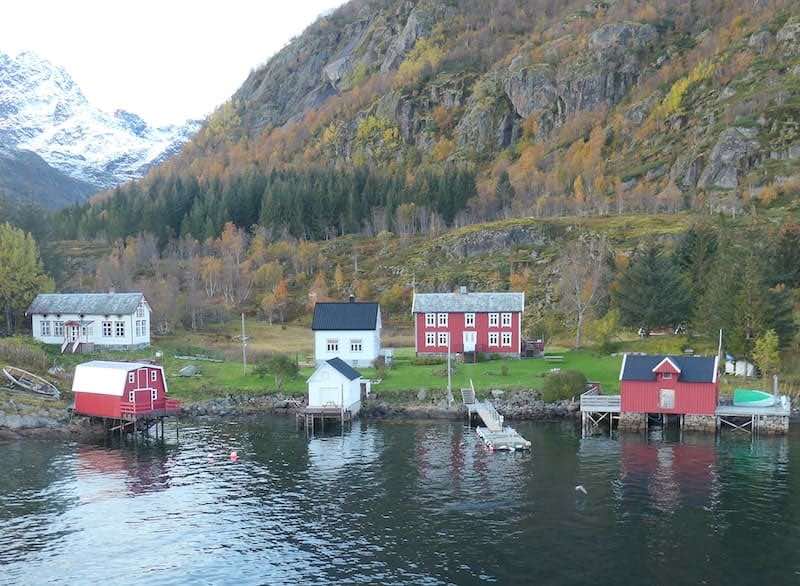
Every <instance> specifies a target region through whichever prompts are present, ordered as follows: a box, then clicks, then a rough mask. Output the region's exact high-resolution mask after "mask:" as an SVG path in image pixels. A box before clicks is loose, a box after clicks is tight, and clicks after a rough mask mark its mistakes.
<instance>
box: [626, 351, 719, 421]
mask: <svg viewBox="0 0 800 586" xmlns="http://www.w3.org/2000/svg"><path fill="white" fill-rule="evenodd" d="M718 369H719V358H717V357H713V356H712V357H709V356H653V355H636V354H626V355H625V357H624V358H623V360H622V368H621V370H620V375H619V380H620V395H621V405H620V410H621V411H622V412H623V413H666V414H676V415H714V414H715V413H716V409H717V404H718V403H719V377H718V376H717V372H718Z"/></svg>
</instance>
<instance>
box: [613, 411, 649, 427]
mask: <svg viewBox="0 0 800 586" xmlns="http://www.w3.org/2000/svg"><path fill="white" fill-rule="evenodd" d="M645 427H647V413H620V414H619V429H621V430H623V431H644V430H645Z"/></svg>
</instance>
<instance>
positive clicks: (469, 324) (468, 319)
mask: <svg viewBox="0 0 800 586" xmlns="http://www.w3.org/2000/svg"><path fill="white" fill-rule="evenodd" d="M464 327H465V328H474V327H475V314H474V313H465V314H464Z"/></svg>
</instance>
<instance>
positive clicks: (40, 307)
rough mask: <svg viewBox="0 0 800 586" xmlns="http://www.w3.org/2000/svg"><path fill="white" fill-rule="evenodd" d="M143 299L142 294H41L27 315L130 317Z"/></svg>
mask: <svg viewBox="0 0 800 586" xmlns="http://www.w3.org/2000/svg"><path fill="white" fill-rule="evenodd" d="M143 299H144V295H142V294H141V293H40V294H39V295H37V296H36V299H34V300H33V303H31V306H30V307H29V308H28V311H27V313H28V314H32V313H47V314H51V313H54V314H61V313H77V314H87V315H130V314H132V313H133V312H134V311H136V308H137V307H139V304H140V303H141V302H142V300H143Z"/></svg>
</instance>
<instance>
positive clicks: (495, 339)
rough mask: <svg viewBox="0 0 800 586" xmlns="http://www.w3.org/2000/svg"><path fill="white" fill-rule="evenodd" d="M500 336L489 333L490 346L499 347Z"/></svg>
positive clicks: (495, 333)
mask: <svg viewBox="0 0 800 586" xmlns="http://www.w3.org/2000/svg"><path fill="white" fill-rule="evenodd" d="M499 340H500V334H498V333H497V332H489V346H498V345H499Z"/></svg>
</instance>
